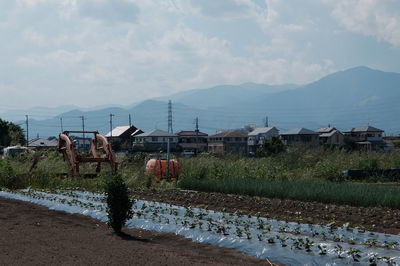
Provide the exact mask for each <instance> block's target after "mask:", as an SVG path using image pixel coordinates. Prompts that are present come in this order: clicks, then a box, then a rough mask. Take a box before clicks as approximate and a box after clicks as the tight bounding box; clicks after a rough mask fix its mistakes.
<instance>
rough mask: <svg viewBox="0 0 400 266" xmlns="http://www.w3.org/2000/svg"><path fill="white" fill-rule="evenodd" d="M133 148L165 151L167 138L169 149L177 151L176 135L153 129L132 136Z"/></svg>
mask: <svg viewBox="0 0 400 266" xmlns="http://www.w3.org/2000/svg"><path fill="white" fill-rule="evenodd" d="M133 139H134V144H133V145H134V149H135V150H143V151H148V152H156V151H163V152H166V151H167V145H168V140H169V146H170V151H177V144H178V135H176V134H171V133H168V132H166V131H163V130H159V129H154V130H152V131H149V132H145V133H142V134H139V135H136V136H134V137H133Z"/></svg>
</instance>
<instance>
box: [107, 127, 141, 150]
mask: <svg viewBox="0 0 400 266" xmlns="http://www.w3.org/2000/svg"><path fill="white" fill-rule="evenodd" d="M142 133H143V131H142V130H140V129H138V128H137V127H135V126H118V127H115V128H114V129H113V130H111V131H110V132H108V133H107V134H106V135H105V137H106V138H107V140H108V141H109V142H110V143H111V144H112V145H113V148H114V149H117V150H119V149H122V150H130V149H131V148H132V137H133V136H136V135H139V134H142Z"/></svg>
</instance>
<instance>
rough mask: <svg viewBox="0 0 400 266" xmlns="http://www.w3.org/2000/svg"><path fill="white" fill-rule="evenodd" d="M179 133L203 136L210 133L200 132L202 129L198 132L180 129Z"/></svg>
mask: <svg viewBox="0 0 400 266" xmlns="http://www.w3.org/2000/svg"><path fill="white" fill-rule="evenodd" d="M177 134H178V136H201V137H207V136H208V134H206V133H203V132H200V131H197V132H196V131H189V130H186V131H180V132H178V133H177Z"/></svg>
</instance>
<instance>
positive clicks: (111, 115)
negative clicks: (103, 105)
mask: <svg viewBox="0 0 400 266" xmlns="http://www.w3.org/2000/svg"><path fill="white" fill-rule="evenodd" d="M113 116H115V115H113V114H110V137H112V118H113Z"/></svg>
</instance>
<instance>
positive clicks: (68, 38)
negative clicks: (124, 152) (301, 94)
mask: <svg viewBox="0 0 400 266" xmlns="http://www.w3.org/2000/svg"><path fill="white" fill-rule="evenodd" d="M313 1H314V0H305V2H303V3H297V2H288V1H283V0H265V1H264V0H229V1H227V0H221V1H219V0H218V1H217V0H204V1H197V0H196V1H195V0H192V1H187V0H146V1H143V0H116V1H112V0H18V2H16V4H13V5H12V7H10V5H9V6H8V7H9V8H8V9H7V10H9V11H8V15H7V16H8V17H9V18H10V19H7V20H3V21H6V22H5V23H1V24H0V40H1V41H2V43H7V45H6V46H5V47H4V49H2V50H0V57H1V58H2V61H0V82H1V81H2V79H3V80H6V83H7V84H8V86H9V87H12V88H15V90H18V89H19V90H22V89H24V90H29V91H30V92H35V91H38V92H39V91H40V92H46V93H45V94H44V93H41V95H46V96H45V97H41V98H38V99H36V102H35V104H43V105H45V104H46V103H48V102H50V101H51V102H52V103H54V104H64V101H65V98H63V97H61V96H57V95H58V94H57V93H55V92H57V90H59V89H66V90H68V91H69V93H71V95H73V94H79V95H88V96H89V95H91V96H92V97H97V98H96V104H106V103H121V104H129V103H131V102H133V101H139V100H143V99H145V98H146V97H154V96H160V95H165V94H169V93H171V92H177V91H182V90H188V89H193V88H205V87H210V86H215V85H219V84H226V83H243V82H248V81H252V82H259V83H268V84H281V83H306V82H310V81H313V80H315V79H317V78H320V77H322V76H323V75H325V74H328V73H330V72H332V71H333V70H335V69H336V68H337V65H336V62H337V61H336V60H337V58H334V59H330V56H331V55H330V54H327V55H323V56H321V55H319V56H315V54H316V53H315V50H316V48H318V45H319V44H320V42H319V41H320V35H319V33H321V32H323V30H324V29H322V30H321V29H319V27H321V26H320V25H321V23H320V21H317V20H318V19H319V20H321V21H324V19H325V18H324V17H318V16H317V15H318V14H319V13H318V12H317V11H319V10H314V12H313V13H311V14H308V13H304V12H303V13H301V14H299V12H298V11H299V7H301V6H305V7H304V8H305V9H307V11H308V9H309V7H311V5H312V6H314V4H313V3H315V2H313ZM325 1H328V0H325ZM7 2H8V1H7ZM2 6H4V4H2V3H0V13H1V14H3V13H4V11H3V13H2V10H1V7H2ZM323 7H324V8H325V9H326V10H325V11H326V12H327V13H328V14H329V13H330V12H331V10H328V8H327V6H325V5H323ZM333 10H334V9H333ZM339 10H340V9H339ZM360 12H361V11H360ZM368 12H370V11H368ZM368 12H367V13H368ZM339 13H340V12H339ZM360 17H363V16H362V15H360ZM366 17H367V18H368V16H366ZM314 18H315V21H312V20H311V19H314ZM380 19H385V17H381V18H380ZM0 20H1V18H0ZM329 20H330V21H331V19H329ZM367 20H368V19H367ZM361 21H363V20H361ZM390 21H392V20H388V21H387V23H386V25H387V27H386V28H387V32H391V31H396V29H394V28H393V27H394V26H395V25H397V22H396V21H397V20H396V19H394V20H393V21H392V22H390ZM346 23H347V22H346ZM348 23H350V22H348ZM382 23H383V22H380V24H382ZM332 24H334V25H335V26H336V27H333V29H334V30H337V25H336V23H332ZM361 24H362V23H361ZM349 25H353V24H349ZM357 25H358V24H357ZM236 27H237V28H238V29H236ZM349 27H350V26H349ZM352 27H353V26H352ZM239 28H240V29H239ZM318 30H319V31H318ZM361 31H362V29H359V28H357V32H361ZM16 32H18V33H19V34H15V33H16ZM332 32H333V31H332ZM243 33H246V34H247V35H246V34H243ZM242 34H243V35H246V37H242ZM363 34H365V33H363ZM337 35H338V37H337V38H340V34H337ZM382 36H383V35H382ZM381 38H383V37H381ZM344 57H345V56H344ZM345 59H346V61H347V58H345ZM357 65H358V64H357ZM21 77H22V78H21ZM4 88H5V87H4V86H3V89H2V87H0V92H1V93H3V91H2V90H4V91H5V89H4ZM110 91H115V93H112V94H109V92H110ZM7 93H8V94H12V93H13V91H12V90H9V89H7ZM104 93H107V95H108V97H106V98H105V97H102V94H104ZM14 95H16V94H14ZM23 95H24V94H22V96H21V97H24V96H23ZM31 95H35V93H31ZM46 97H48V98H46ZM10 98H12V99H16V97H10ZM28 100H29V101H28ZM4 101H5V100H4V98H3V99H0V104H3V103H4ZM25 101H26V102H27V103H29V102H33V101H32V99H25ZM69 101H71V102H69V103H73V104H76V105H83V106H84V105H87V104H88V103H87V98H85V97H74V98H71V99H69Z"/></svg>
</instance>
